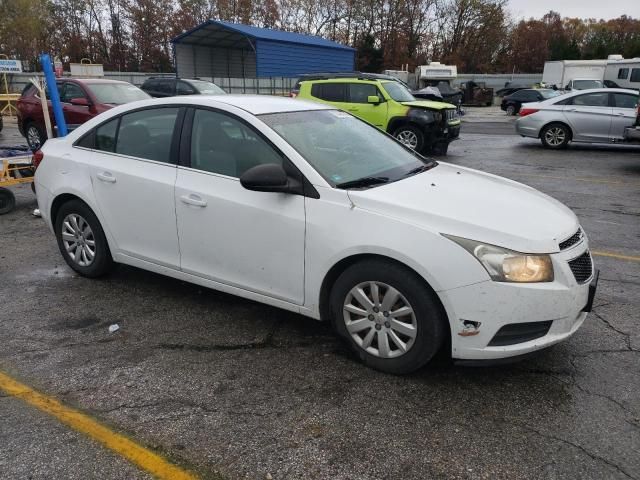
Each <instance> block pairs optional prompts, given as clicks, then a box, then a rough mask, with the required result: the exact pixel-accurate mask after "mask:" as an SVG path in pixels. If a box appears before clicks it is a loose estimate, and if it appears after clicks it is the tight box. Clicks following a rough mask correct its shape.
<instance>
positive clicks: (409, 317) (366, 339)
mask: <svg viewBox="0 0 640 480" xmlns="http://www.w3.org/2000/svg"><path fill="white" fill-rule="evenodd" d="M343 318H344V323H345V326H346V328H347V331H348V332H349V335H351V337H352V338H353V340H354V341H355V342H356V344H357V345H358V346H359V347H360V348H362V349H363V350H365V351H366V352H367V353H369V354H371V355H373V356H375V357H379V358H396V357H399V356H401V355H404V354H405V353H407V352H408V351H409V350H410V349H411V347H412V346H413V344H414V342H415V339H416V335H417V333H418V323H417V321H416V316H415V313H414V310H413V308H412V307H411V304H410V303H409V302H408V300H407V299H406V298H405V297H404V296H403V295H402V294H401V293H400V292H399V291H398V290H397V289H395V288H393V287H392V286H391V285H387V284H386V283H382V282H375V281H369V282H363V283H360V284H358V285H356V286H355V287H354V288H352V289H351V290H350V291H349V293H348V294H347V296H346V298H345V300H344V304H343Z"/></svg>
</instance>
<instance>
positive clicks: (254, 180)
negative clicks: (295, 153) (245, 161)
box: [240, 163, 289, 192]
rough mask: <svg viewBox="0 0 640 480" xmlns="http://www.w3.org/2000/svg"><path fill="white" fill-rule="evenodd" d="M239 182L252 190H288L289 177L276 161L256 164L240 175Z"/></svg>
mask: <svg viewBox="0 0 640 480" xmlns="http://www.w3.org/2000/svg"><path fill="white" fill-rule="evenodd" d="M240 184H241V185H242V186H243V187H244V188H246V189H247V190H253V191H254V192H289V178H288V177H287V173H286V172H285V171H284V168H282V165H278V164H276V163H266V164H264V165H256V166H255V167H251V168H250V169H249V170H247V171H245V172H244V173H243V174H242V175H241V176H240Z"/></svg>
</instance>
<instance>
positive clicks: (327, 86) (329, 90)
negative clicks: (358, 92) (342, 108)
mask: <svg viewBox="0 0 640 480" xmlns="http://www.w3.org/2000/svg"><path fill="white" fill-rule="evenodd" d="M311 95H313V96H314V97H316V98H319V99H321V100H326V101H327V102H346V101H347V84H346V83H314V84H313V85H312V86H311Z"/></svg>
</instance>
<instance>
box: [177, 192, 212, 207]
mask: <svg viewBox="0 0 640 480" xmlns="http://www.w3.org/2000/svg"><path fill="white" fill-rule="evenodd" d="M180 201H181V202H182V203H186V204H187V205H193V206H195V207H206V206H207V202H206V201H205V200H202V198H200V197H199V196H198V195H194V194H193V193H192V194H191V195H182V196H181V197H180Z"/></svg>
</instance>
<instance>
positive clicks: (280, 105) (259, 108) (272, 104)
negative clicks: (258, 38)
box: [113, 95, 335, 115]
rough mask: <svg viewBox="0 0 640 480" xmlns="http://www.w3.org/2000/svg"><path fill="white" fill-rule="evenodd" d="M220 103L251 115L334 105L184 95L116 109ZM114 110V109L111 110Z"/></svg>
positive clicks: (255, 97)
mask: <svg viewBox="0 0 640 480" xmlns="http://www.w3.org/2000/svg"><path fill="white" fill-rule="evenodd" d="M221 103H222V104H225V105H231V106H234V107H237V108H240V109H242V110H245V111H247V112H249V113H251V114H253V115H261V114H265V113H283V112H300V111H306V110H335V107H332V106H330V105H324V104H322V103H317V102H312V101H308V100H302V99H297V98H296V99H294V98H288V97H276V96H271V95H185V96H176V97H168V98H154V99H150V100H141V101H138V102H132V103H128V104H125V105H122V106H120V107H117V110H118V111H120V113H124V112H125V111H127V110H129V108H126V107H127V106H130V107H131V108H140V107H145V106H150V107H151V106H161V105H172V104H180V105H185V104H188V105H195V106H204V107H220V104H221ZM123 107H124V108H123ZM115 110H116V109H114V110H113V111H115Z"/></svg>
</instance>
